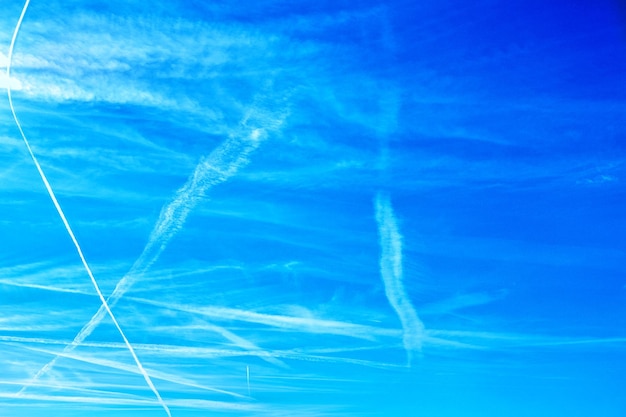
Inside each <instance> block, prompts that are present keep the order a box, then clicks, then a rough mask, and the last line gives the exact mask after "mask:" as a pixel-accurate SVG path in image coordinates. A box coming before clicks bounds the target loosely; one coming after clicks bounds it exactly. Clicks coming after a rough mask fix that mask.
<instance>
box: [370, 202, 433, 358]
mask: <svg viewBox="0 0 626 417" xmlns="http://www.w3.org/2000/svg"><path fill="white" fill-rule="evenodd" d="M374 205H375V209H376V222H377V223H378V234H379V239H380V247H381V254H380V274H381V276H382V279H383V283H384V285H385V294H386V295H387V299H388V300H389V304H391V306H392V307H393V309H394V310H395V311H396V314H397V315H398V317H399V318H400V322H401V323H402V330H403V337H402V341H403V344H404V349H405V350H406V352H407V355H408V365H409V366H410V365H411V359H412V354H413V352H419V351H420V350H421V348H422V341H423V340H424V337H425V334H424V324H423V323H422V321H421V320H420V319H419V317H418V316H417V313H416V312H415V309H414V308H413V305H412V304H411V301H410V300H409V297H408V295H407V293H406V290H405V289H404V285H403V284H402V278H403V276H402V235H400V232H399V231H398V225H397V224H396V218H395V215H394V212H393V207H392V206H391V201H390V199H389V196H387V195H386V194H383V193H380V192H379V193H378V194H377V195H376V199H375V204H374Z"/></svg>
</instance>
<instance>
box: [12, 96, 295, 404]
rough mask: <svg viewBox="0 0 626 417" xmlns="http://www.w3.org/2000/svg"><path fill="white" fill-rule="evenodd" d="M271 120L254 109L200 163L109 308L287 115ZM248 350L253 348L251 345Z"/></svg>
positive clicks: (100, 314) (87, 330) (82, 334)
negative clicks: (198, 206) (208, 195)
mask: <svg viewBox="0 0 626 417" xmlns="http://www.w3.org/2000/svg"><path fill="white" fill-rule="evenodd" d="M272 116H273V115H272V114H268V113H266V112H263V111H261V110H258V109H254V108H253V109H252V110H250V111H249V112H248V113H247V114H246V115H245V117H244V118H243V120H242V122H241V123H240V126H239V129H237V130H236V131H235V132H233V133H232V134H231V135H230V137H229V138H228V139H227V140H226V141H224V142H223V143H222V144H221V145H220V146H219V147H218V148H217V149H215V150H214V151H213V152H212V153H211V154H209V155H208V156H206V157H204V158H202V159H201V160H200V162H199V163H198V165H197V166H196V168H195V170H194V172H193V173H192V175H191V176H190V177H189V179H188V180H187V182H186V183H185V184H184V185H183V186H182V187H181V188H180V189H178V191H176V194H175V196H174V199H173V200H172V201H171V202H170V203H169V204H167V205H166V206H164V207H163V208H162V209H161V213H160V215H159V218H158V220H157V222H156V224H155V226H154V228H153V230H152V232H151V233H150V237H149V239H148V243H147V244H146V246H145V247H144V250H143V251H142V253H141V255H140V256H139V258H137V260H136V261H135V262H134V264H133V265H132V267H131V268H130V270H129V271H128V272H127V273H126V275H124V276H123V277H122V279H121V280H120V281H119V282H118V283H117V285H116V286H115V289H114V290H113V293H112V294H111V295H110V296H109V298H108V299H107V303H108V306H110V307H113V306H115V304H117V302H118V301H119V299H120V298H121V297H122V296H123V295H124V294H125V293H126V292H127V291H128V290H129V289H130V288H131V287H132V285H133V284H134V283H135V282H136V281H137V280H138V279H139V278H140V277H141V276H142V275H143V274H144V273H145V272H146V271H147V270H148V269H149V268H150V267H151V266H152V265H153V264H154V263H155V262H156V261H157V260H158V258H159V257H160V256H161V254H162V253H163V251H164V250H165V248H166V247H167V244H168V243H169V241H170V240H171V239H172V238H173V237H174V235H175V234H176V233H177V232H178V231H179V230H180V229H181V228H182V226H183V224H184V223H185V221H186V219H187V216H188V215H189V213H190V212H191V211H192V209H193V208H194V207H195V206H196V204H197V203H198V202H199V201H200V200H201V199H202V197H203V196H204V195H205V194H206V192H207V191H208V190H209V189H210V188H211V187H213V186H214V185H217V184H220V183H222V182H225V181H226V180H228V179H229V178H230V177H232V176H233V175H235V173H236V172H237V171H238V170H239V169H240V168H242V167H243V166H245V165H247V163H248V156H249V155H250V154H251V153H252V152H253V151H254V150H256V149H257V148H258V146H259V145H260V143H261V141H262V140H263V139H264V138H265V137H266V136H267V131H268V130H272V129H277V128H278V127H280V125H281V124H282V122H283V120H284V119H285V117H286V114H281V115H279V117H278V118H274V117H272ZM259 119H260V120H259ZM258 125H262V126H263V127H259V126H258ZM106 314H107V310H106V309H105V308H104V307H100V309H98V311H97V312H96V314H94V315H93V317H92V318H91V319H90V320H89V322H88V323H87V324H85V325H84V326H83V328H82V329H81V330H80V331H79V333H78V334H77V335H76V336H75V337H74V340H73V341H72V342H71V343H70V344H69V345H67V346H66V347H65V349H64V350H63V352H64V353H68V352H71V351H73V350H74V349H75V348H76V347H77V346H79V345H80V344H81V343H82V342H83V341H84V340H85V339H86V338H87V337H88V336H89V335H90V334H91V333H92V332H93V331H94V329H95V328H96V327H97V326H98V325H99V324H100V323H101V322H102V320H103V319H104V318H105V317H106ZM250 346H253V345H252V344H250ZM58 358H59V356H57V357H54V358H53V359H51V360H50V361H49V362H48V363H47V364H45V365H44V366H43V367H42V368H41V369H40V370H39V371H38V372H37V373H36V374H35V375H34V376H33V378H31V380H30V381H29V382H28V383H27V384H25V385H24V386H23V387H22V389H21V390H20V391H19V392H18V395H21V394H23V392H24V391H25V390H26V389H27V388H28V386H30V385H31V384H32V383H34V382H36V381H37V380H38V379H39V378H40V377H41V376H43V375H45V374H46V373H47V372H49V371H50V369H52V367H53V366H54V365H55V363H56V361H57V360H58ZM270 361H271V362H272V363H274V364H275V365H281V364H280V363H279V361H277V360H275V359H270Z"/></svg>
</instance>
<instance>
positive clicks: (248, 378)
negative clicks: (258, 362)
mask: <svg viewBox="0 0 626 417" xmlns="http://www.w3.org/2000/svg"><path fill="white" fill-rule="evenodd" d="M246 380H247V382H248V397H250V396H251V395H250V366H249V365H246Z"/></svg>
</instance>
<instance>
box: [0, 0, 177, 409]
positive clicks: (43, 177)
mask: <svg viewBox="0 0 626 417" xmlns="http://www.w3.org/2000/svg"><path fill="white" fill-rule="evenodd" d="M29 3H30V0H26V3H24V7H23V8H22V13H21V14H20V18H19V20H18V21H17V25H15V30H14V31H13V37H12V38H11V45H10V46H9V56H8V59H7V79H11V60H12V57H13V47H14V46H15V40H16V39H17V34H18V32H19V30H20V26H21V25H22V20H24V15H25V14H26V9H27V8H28V4H29ZM7 95H8V99H9V107H10V108H11V114H12V115H13V119H14V120H15V124H16V125H17V128H18V129H19V131H20V134H21V136H22V139H23V140H24V144H26V148H27V149H28V153H29V154H30V157H31V158H32V160H33V162H34V163H35V166H36V167H37V171H39V176H40V177H41V180H42V181H43V183H44V185H45V186H46V190H48V195H49V196H50V199H51V200H52V203H54V207H55V208H56V210H57V213H59V216H60V217H61V220H62V221H63V224H64V225H65V230H67V233H68V235H69V236H70V238H71V239H72V242H73V243H74V246H75V247H76V251H77V252H78V256H79V257H80V260H81V262H82V263H83V266H84V267H85V270H86V271H87V274H88V275H89V278H90V279H91V283H92V284H93V286H94V288H95V289H96V292H97V293H98V297H100V301H101V302H102V306H101V309H104V311H106V313H107V314H108V315H109V316H110V317H111V320H112V321H113V324H115V327H116V328H117V330H118V332H119V333H120V335H121V336H122V339H124V343H125V344H126V347H127V348H128V351H129V352H130V354H131V355H132V356H133V359H134V360H135V363H136V364H137V368H139V371H140V372H141V374H142V375H143V377H144V379H145V380H146V383H147V384H148V386H149V387H150V389H151V390H152V392H154V395H155V396H156V397H157V400H158V401H159V403H160V404H161V406H163V409H164V410H165V412H166V413H167V415H168V416H170V417H171V415H172V414H171V413H170V410H169V408H168V407H167V404H165V402H164V401H163V399H162V398H161V395H160V394H159V391H158V390H157V389H156V387H155V386H154V384H153V383H152V380H151V379H150V376H149V375H148V373H147V372H146V370H145V369H144V368H143V365H142V364H141V362H140V361H139V358H138V357H137V354H136V353H135V350H134V349H133V347H132V345H131V344H130V342H129V341H128V339H127V338H126V335H125V334H124V332H123V331H122V328H121V327H120V325H119V323H118V322H117V319H116V318H115V316H114V315H113V312H112V311H111V309H110V308H109V305H108V304H107V301H106V300H105V299H104V296H103V295H102V291H100V287H99V286H98V283H97V282H96V279H95V278H94V276H93V273H92V272H91V268H90V267H89V264H88V263H87V260H86V259H85V256H84V255H83V251H82V249H81V247H80V245H79V244H78V240H76V236H74V232H73V231H72V228H71V227H70V224H69V222H68V221H67V218H66V217H65V214H64V213H63V209H62V208H61V205H60V204H59V202H58V200H57V198H56V196H55V194H54V191H52V187H51V186H50V183H49V182H48V179H47V178H46V174H44V172H43V170H42V169H41V165H39V161H37V158H36V157H35V154H34V153H33V150H32V149H31V147H30V144H29V143H28V139H26V135H25V134H24V130H23V129H22V125H21V124H20V122H19V120H18V119H17V114H16V113H15V108H14V107H13V99H12V98H11V83H9V85H8V86H7ZM22 390H23V389H22Z"/></svg>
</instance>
